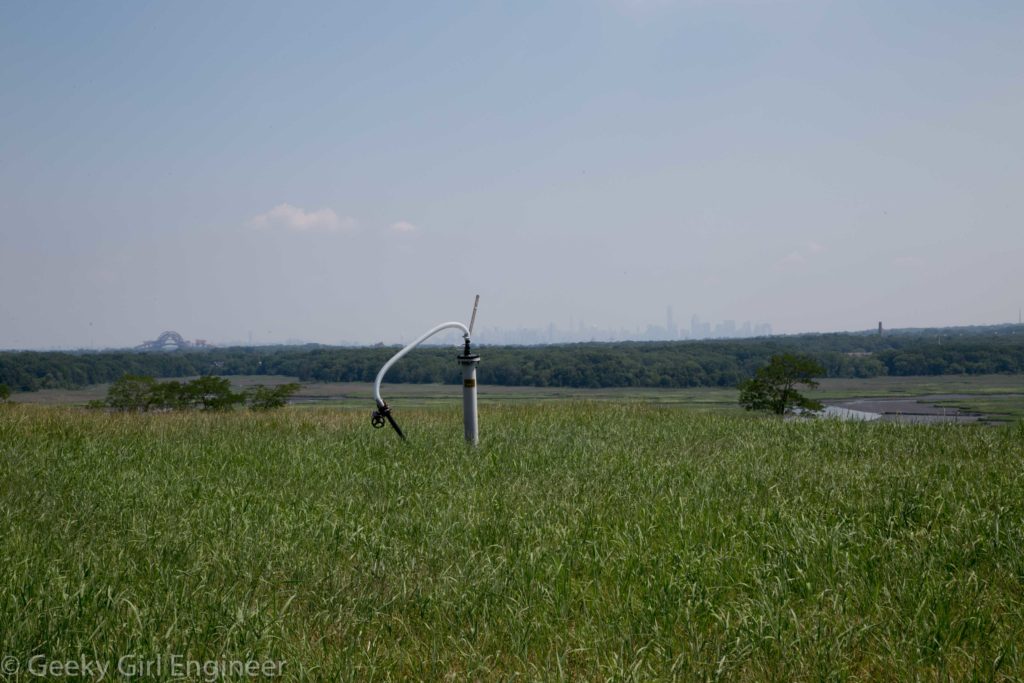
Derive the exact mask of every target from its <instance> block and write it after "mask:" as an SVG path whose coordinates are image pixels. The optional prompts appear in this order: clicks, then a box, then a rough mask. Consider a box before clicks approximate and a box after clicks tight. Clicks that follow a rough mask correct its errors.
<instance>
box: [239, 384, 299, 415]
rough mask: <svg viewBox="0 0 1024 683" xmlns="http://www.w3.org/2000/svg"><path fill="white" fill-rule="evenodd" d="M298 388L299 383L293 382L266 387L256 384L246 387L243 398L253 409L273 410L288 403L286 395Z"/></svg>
mask: <svg viewBox="0 0 1024 683" xmlns="http://www.w3.org/2000/svg"><path fill="white" fill-rule="evenodd" d="M298 390H299V385H298V384H295V383H294V382H290V383H288V384H278V385H277V386H274V387H266V386H263V385H262V384H257V385H256V386H254V387H251V388H249V389H246V391H245V399H246V402H247V403H248V404H249V407H250V408H252V409H253V410H273V409H274V408H283V407H284V406H285V405H286V404H287V403H288V397H289V396H291V395H292V394H294V393H295V392H296V391H298Z"/></svg>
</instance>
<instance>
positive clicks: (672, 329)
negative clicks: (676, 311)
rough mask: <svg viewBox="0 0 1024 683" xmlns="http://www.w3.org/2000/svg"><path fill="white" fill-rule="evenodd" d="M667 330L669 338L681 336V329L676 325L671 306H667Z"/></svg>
mask: <svg viewBox="0 0 1024 683" xmlns="http://www.w3.org/2000/svg"><path fill="white" fill-rule="evenodd" d="M665 331H666V332H667V333H668V338H669V339H678V338H679V329H678V328H677V327H676V321H675V320H673V319H672V307H671V306H668V307H666V308H665Z"/></svg>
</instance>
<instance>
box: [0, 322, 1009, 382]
mask: <svg viewBox="0 0 1024 683" xmlns="http://www.w3.org/2000/svg"><path fill="white" fill-rule="evenodd" d="M397 348H398V347H388V346H377V347H359V348H349V347H326V346H315V345H309V346H291V347H233V348H223V349H210V350H183V351H172V352H149V353H142V352H135V351H109V352H80V353H66V352H30V351H16V352H15V351H7V352H0V384H6V385H7V386H9V387H10V388H11V389H13V390H15V391H33V390H37V389H43V388H76V387H81V386H85V385H89V384H99V383H106V382H113V381H115V380H117V379H119V378H120V377H122V376H123V375H125V374H131V375H144V376H151V377H167V378H170V377H192V376H202V375H287V376H292V377H297V378H299V379H300V380H302V381H331V382H370V381H373V379H374V377H375V376H376V374H377V371H378V370H379V369H380V367H381V365H383V364H384V362H385V361H386V360H387V359H388V358H389V357H390V356H391V355H392V354H393V353H394V352H395V351H396V350H397ZM479 351H480V353H481V354H482V355H483V362H482V363H481V365H480V368H479V379H480V382H481V383H482V384H491V385H507V386H537V387H700V386H721V387H725V386H728V387H734V386H736V385H737V384H739V383H740V382H742V381H744V380H746V379H749V378H750V377H752V376H753V375H754V373H755V372H756V371H757V369H758V368H760V367H762V366H764V365H766V364H767V363H768V362H769V361H770V359H771V357H772V356H773V355H776V354H780V353H794V354H800V355H804V356H808V357H810V358H812V359H813V360H815V361H816V362H817V363H819V364H820V365H821V366H822V368H823V369H824V375H825V376H827V377H877V376H880V375H894V376H905V375H944V374H987V373H1024V327H1021V326H1019V325H1008V326H1001V327H987V328H949V329H944V330H912V331H901V332H889V333H886V334H885V335H882V336H879V335H877V334H867V333H834V334H806V335H794V336H778V337H764V338H757V339H741V340H707V341H680V342H618V343H582V344H561V345H553V346H483V347H480V348H479ZM455 355H456V350H455V348H454V347H445V348H439V347H427V348H422V349H419V350H417V351H416V352H415V353H414V354H413V355H412V356H409V357H408V358H407V359H405V360H403V361H402V362H400V363H398V364H397V365H395V366H394V368H392V370H391V371H390V372H389V373H388V381H389V382H399V383H448V384H457V383H458V382H460V381H461V375H460V371H459V367H458V365H457V364H456V363H455V362H454V360H453V359H454V356H455Z"/></svg>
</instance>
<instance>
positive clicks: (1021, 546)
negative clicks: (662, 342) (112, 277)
mask: <svg viewBox="0 0 1024 683" xmlns="http://www.w3.org/2000/svg"><path fill="white" fill-rule="evenodd" d="M481 408H482V415H481V423H482V435H483V442H482V445H481V447H480V448H479V449H476V450H473V449H468V448H466V447H465V445H464V444H463V443H462V442H461V439H460V432H461V429H460V419H459V415H458V412H457V411H455V410H454V409H451V408H448V407H436V408H431V409H417V410H405V411H401V412H399V414H398V416H399V419H400V420H401V421H402V426H403V427H404V428H405V429H406V430H407V433H408V434H409V435H410V442H409V443H407V444H401V443H399V442H397V441H396V439H395V438H394V435H393V434H391V433H390V432H389V431H387V430H382V431H375V430H372V429H371V428H370V427H369V424H368V420H367V416H366V415H365V414H363V413H360V412H353V411H338V410H322V409H304V410H299V409H289V410H285V411H281V412H278V413H276V414H264V415H257V414H251V413H247V412H238V413H233V414H228V415H202V414H161V415H112V414H104V413H91V412H85V411H80V410H75V409H70V408H53V407H40V406H7V407H4V408H3V410H0V461H2V463H3V464H2V472H3V476H2V477H0V558H3V559H2V562H0V655H4V656H8V657H13V658H14V661H16V662H22V663H24V662H27V661H28V660H29V659H30V658H31V657H32V656H33V655H36V656H40V655H42V656H45V657H47V658H48V660H50V661H53V660H62V659H73V658H80V657H82V656H87V657H88V658H90V659H93V660H98V661H105V662H113V663H114V666H116V662H117V660H118V658H119V657H121V656H125V655H130V656H133V657H135V658H136V659H138V660H146V659H150V660H152V659H153V658H155V657H156V656H157V655H161V656H170V655H181V656H185V657H188V658H190V659H193V660H197V661H220V660H225V659H242V660H244V659H259V660H286V662H287V663H286V664H285V665H284V667H283V674H284V678H285V679H286V680H339V679H340V680H350V679H351V680H399V679H407V678H417V679H424V680H440V679H446V678H452V679H457V680H465V679H469V680H507V679H511V678H515V677H519V678H521V679H523V680H535V679H551V680H555V679H578V680H598V679H600V680H652V679H673V678H675V679H681V680H694V679H697V680H705V679H707V680H730V681H732V680H740V681H761V680H837V681H839V680H860V681H880V680H881V681H905V680H915V679H919V680H947V679H952V680H964V679H975V680H1020V679H1021V678H1024V503H1022V499H1021V494H1020V492H1021V491H1022V490H1024V427H1022V426H1020V425H1016V426H1011V427H1000V428H992V427H981V426H963V425H941V426H912V425H891V424H865V423H840V422H834V421H812V422H781V421H776V420H773V419H759V418H751V417H748V416H744V415H741V414H737V415H728V414H715V413H702V412H695V411H689V410H680V409H678V408H673V407H665V406H657V405H641V404H637V403H630V404H617V403H610V402H608V403H599V402H589V403H578V402H568V403H541V404H532V405H518V404H493V403H489V404H486V405H482V406H481ZM5 666H6V663H5ZM23 666H24V664H23ZM19 675H20V676H22V678H20V679H19V678H18V676H19ZM2 676H3V674H0V677H2ZM8 678H10V679H12V680H13V679H17V680H28V679H29V677H28V676H27V675H25V673H24V671H22V673H21V674H14V675H11V676H8Z"/></svg>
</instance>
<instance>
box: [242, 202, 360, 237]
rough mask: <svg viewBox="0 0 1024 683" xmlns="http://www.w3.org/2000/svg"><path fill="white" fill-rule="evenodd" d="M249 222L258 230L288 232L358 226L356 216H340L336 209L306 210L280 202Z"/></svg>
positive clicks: (333, 229)
mask: <svg viewBox="0 0 1024 683" xmlns="http://www.w3.org/2000/svg"><path fill="white" fill-rule="evenodd" d="M249 224H250V225H251V226H252V227H253V228H256V229H257V230H285V231H288V232H327V233H333V232H351V231H352V230H354V229H355V227H356V221H355V219H354V218H352V217H351V216H339V215H338V214H337V213H335V212H334V209H317V210H316V211H306V210H305V209H303V208H301V207H298V206H292V205H291V204H278V205H277V206H275V207H274V208H272V209H271V210H270V211H267V212H266V213H261V214H259V215H258V216H254V217H253V218H252V220H250V221H249Z"/></svg>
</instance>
